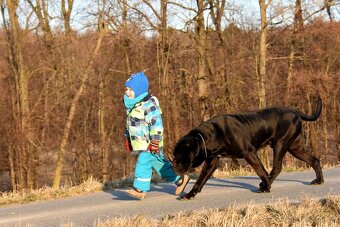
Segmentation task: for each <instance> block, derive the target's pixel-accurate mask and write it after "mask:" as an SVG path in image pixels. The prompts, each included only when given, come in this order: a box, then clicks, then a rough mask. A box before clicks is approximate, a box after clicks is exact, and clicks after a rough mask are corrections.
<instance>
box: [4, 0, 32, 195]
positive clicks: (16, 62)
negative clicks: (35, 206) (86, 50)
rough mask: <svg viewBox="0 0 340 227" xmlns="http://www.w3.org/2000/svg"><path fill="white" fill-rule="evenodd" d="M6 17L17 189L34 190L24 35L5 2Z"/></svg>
mask: <svg viewBox="0 0 340 227" xmlns="http://www.w3.org/2000/svg"><path fill="white" fill-rule="evenodd" d="M6 4H7V9H8V15H9V22H10V23H9V31H8V33H7V34H8V38H9V39H8V40H9V46H10V53H9V55H10V58H9V59H10V62H9V63H10V64H11V66H12V70H13V75H14V80H15V89H16V95H17V97H16V103H17V108H18V109H17V113H19V119H20V122H18V125H19V126H18V129H19V132H18V135H19V138H20V140H21V143H20V144H21V146H20V148H19V150H20V151H21V152H20V154H19V156H18V157H17V158H19V159H21V162H20V167H19V168H20V172H21V174H20V175H21V177H22V178H21V182H20V185H21V187H20V189H24V188H34V187H35V175H36V167H35V165H36V159H37V157H36V155H37V154H36V149H35V148H34V146H33V143H34V142H33V141H34V139H33V138H34V135H33V133H32V127H31V122H30V117H29V114H30V105H29V88H28V70H27V69H26V66H25V62H24V57H23V48H24V47H23V45H24V44H23V41H24V40H25V38H24V31H23V30H22V29H21V28H20V25H19V19H18V16H17V14H16V10H17V8H18V1H13V0H12V1H10V0H7V1H6Z"/></svg>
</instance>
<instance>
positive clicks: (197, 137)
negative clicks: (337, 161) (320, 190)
mask: <svg viewBox="0 0 340 227" xmlns="http://www.w3.org/2000/svg"><path fill="white" fill-rule="evenodd" d="M321 109H322V101H321V98H320V97H318V100H317V106H316V110H315V112H314V113H313V114H312V115H310V116H309V115H306V114H304V113H301V112H299V111H297V110H294V109H289V108H268V109H263V110H259V111H257V112H252V113H245V114H235V115H223V116H217V117H214V118H212V119H210V120H208V121H206V122H203V123H202V124H200V125H199V126H197V127H196V128H194V129H193V130H191V131H190V132H189V133H188V134H187V135H185V136H184V137H182V138H181V139H180V140H179V141H178V142H177V144H176V145H175V148H174V152H173V155H174V160H173V161H172V163H173V167H174V170H175V172H176V173H178V174H180V175H182V174H184V173H187V172H188V171H189V170H190V169H192V168H195V167H198V166H199V165H201V164H202V163H203V162H204V161H205V165H204V167H203V169H202V172H201V174H200V176H199V178H198V179H197V181H196V183H195V185H194V186H193V188H192V190H191V191H190V192H189V193H188V194H186V195H184V196H183V197H182V199H191V198H193V197H195V195H196V194H197V193H198V192H200V191H201V189H202V187H203V185H204V184H205V183H206V182H207V180H208V179H209V178H210V177H211V175H212V174H213V172H214V171H215V170H216V168H217V167H218V163H219V158H220V157H233V158H244V159H245V160H246V161H247V162H248V163H249V164H250V165H251V166H252V167H253V168H254V170H255V172H256V173H257V175H258V176H259V177H260V178H261V180H262V182H261V183H260V188H259V190H258V192H270V187H271V184H272V183H273V181H274V180H275V178H276V177H277V176H278V175H279V173H280V172H281V170H282V160H283V158H284V156H285V154H286V152H287V151H288V152H289V153H291V154H292V155H293V156H295V157H296V158H298V159H300V160H302V161H305V162H306V163H308V164H309V165H310V166H311V167H312V168H313V169H314V171H315V174H316V179H315V180H313V181H312V182H311V184H322V183H323V182H324V180H323V175H322V170H321V165H320V160H319V159H317V158H316V157H314V156H313V155H311V154H310V153H309V152H308V151H307V150H306V148H305V146H304V141H303V138H302V135H301V131H302V120H304V121H315V120H316V119H318V117H319V116H320V114H321ZM266 145H270V146H271V147H272V148H273V152H274V153H273V168H272V171H271V172H270V174H268V173H267V171H266V170H265V168H264V166H263V164H262V163H261V161H260V159H259V157H258V155H257V150H258V149H259V148H261V147H263V146H266Z"/></svg>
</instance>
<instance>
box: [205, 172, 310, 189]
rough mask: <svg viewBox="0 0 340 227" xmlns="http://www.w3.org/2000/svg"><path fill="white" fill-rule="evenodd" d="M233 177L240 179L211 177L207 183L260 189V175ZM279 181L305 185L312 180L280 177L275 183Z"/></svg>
mask: <svg viewBox="0 0 340 227" xmlns="http://www.w3.org/2000/svg"><path fill="white" fill-rule="evenodd" d="M233 179H235V180H240V181H230V180H226V179H220V178H215V179H211V180H210V181H208V182H207V183H206V185H209V186H219V187H232V188H243V189H247V190H249V191H251V192H258V190H259V184H260V182H261V180H260V178H259V177H256V176H254V177H235V178H233ZM242 180H251V181H258V186H256V185H254V184H250V183H244V182H242ZM278 181H287V182H299V183H301V184H304V185H310V182H308V181H301V180H290V179H280V178H277V179H275V181H274V183H275V182H278ZM215 182H216V183H215ZM255 184H256V183H255Z"/></svg>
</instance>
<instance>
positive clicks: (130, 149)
mask: <svg viewBox="0 0 340 227" xmlns="http://www.w3.org/2000/svg"><path fill="white" fill-rule="evenodd" d="M125 149H126V151H127V152H129V153H131V151H132V146H131V141H130V140H129V139H128V138H126V139H125Z"/></svg>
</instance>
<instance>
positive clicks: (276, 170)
mask: <svg viewBox="0 0 340 227" xmlns="http://www.w3.org/2000/svg"><path fill="white" fill-rule="evenodd" d="M282 141H284V140H282ZM282 141H280V142H276V143H275V144H274V145H273V151H274V153H273V168H272V170H271V172H270V175H269V183H270V185H271V184H272V183H273V182H274V180H275V179H276V177H277V176H278V175H279V174H280V173H281V171H282V164H283V158H284V156H285V155H286V153H287V150H288V147H289V145H290V144H291V142H290V143H289V142H286V143H283V142H282Z"/></svg>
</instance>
